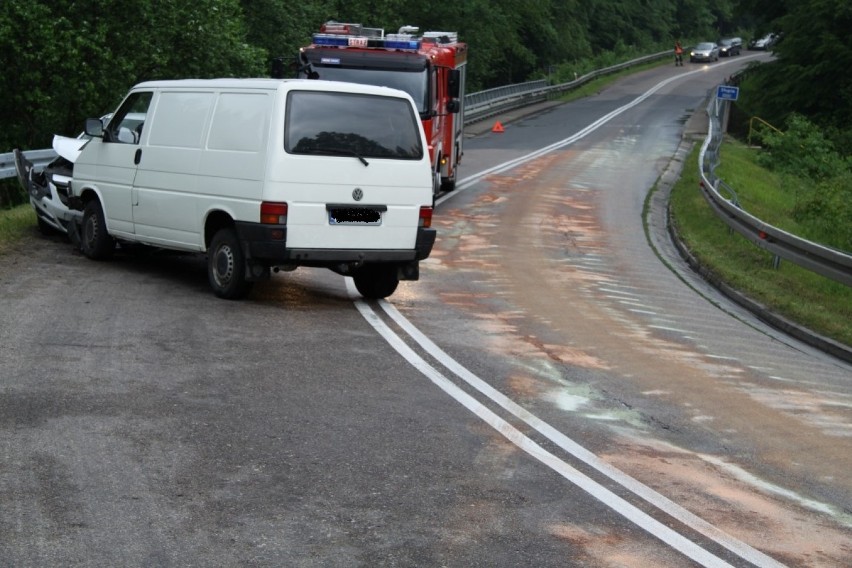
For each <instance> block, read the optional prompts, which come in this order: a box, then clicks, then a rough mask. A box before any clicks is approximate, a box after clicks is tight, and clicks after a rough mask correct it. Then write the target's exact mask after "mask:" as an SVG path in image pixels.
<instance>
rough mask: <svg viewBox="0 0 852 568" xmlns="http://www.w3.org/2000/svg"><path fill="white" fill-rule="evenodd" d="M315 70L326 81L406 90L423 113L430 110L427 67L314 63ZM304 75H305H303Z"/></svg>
mask: <svg viewBox="0 0 852 568" xmlns="http://www.w3.org/2000/svg"><path fill="white" fill-rule="evenodd" d="M312 70H313V71H314V72H316V73H318V74H319V78H320V79H322V80H325V81H347V82H349V83H360V84H362V85H378V86H382V87H390V88H392V89H399V90H400V91H405V92H406V93H408V94H409V95H411V98H412V99H414V104H415V106H416V107H417V110H418V111H419V112H420V113H421V114H425V113H427V112H428V110H429V89H428V86H429V76H428V75H427V74H426V70H425V69H421V70H418V71H401V70H399V69H393V70H389V69H364V68H363V67H359V68H347V67H337V66H326V65H316V64H315V65H313V69H312ZM302 76H303V77H304V75H302Z"/></svg>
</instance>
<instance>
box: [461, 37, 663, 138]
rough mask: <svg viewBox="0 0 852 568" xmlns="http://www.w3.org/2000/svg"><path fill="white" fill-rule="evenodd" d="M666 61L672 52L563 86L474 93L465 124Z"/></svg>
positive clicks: (533, 85)
mask: <svg viewBox="0 0 852 568" xmlns="http://www.w3.org/2000/svg"><path fill="white" fill-rule="evenodd" d="M664 57H672V52H671V50H666V51H661V52H658V53H653V54H651V55H645V56H642V57H639V58H636V59H631V60H630V61H626V62H624V63H619V64H618V65H613V66H611V67H605V68H604V69H598V70H596V71H592V72H591V73H587V74H585V75H583V76H581V77H578V78H576V79H574V80H573V81H569V82H567V83H561V84H559V85H548V84H547V83H548V82H547V80H545V79H541V80H538V81H529V82H527V83H516V84H513V85H504V86H502V87H495V88H493V89H488V90H486V91H480V92H478V93H470V94H469V95H465V98H464V103H465V111H464V112H465V124H469V123H473V122H477V121H479V120H484V119H486V118H488V117H491V116H494V115H496V114H499V113H501V112H506V111H507V110H512V109H515V108H519V107H523V106H528V105H532V104H536V103H539V102H542V101H545V100H547V99H549V98H550V97H553V96H559V95H561V94H562V93H564V92H565V91H570V90H572V89H576V88H578V87H580V86H582V85H584V84H586V83H588V82H589V81H592V80H593V79H597V78H598V77H603V76H604V75H609V74H610V73H616V72H618V71H621V70H622V69H627V68H629V67H633V66H635V65H641V64H643V63H648V62H651V61H656V60H658V59H662V58H664Z"/></svg>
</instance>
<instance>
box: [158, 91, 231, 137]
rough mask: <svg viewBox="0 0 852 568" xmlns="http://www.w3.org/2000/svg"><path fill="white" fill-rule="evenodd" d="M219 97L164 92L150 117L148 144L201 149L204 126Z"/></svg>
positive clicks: (185, 92)
mask: <svg viewBox="0 0 852 568" xmlns="http://www.w3.org/2000/svg"><path fill="white" fill-rule="evenodd" d="M215 100H216V97H215V95H214V94H213V93H203V92H193V91H162V92H161V93H160V97H159V98H158V99H157V112H156V114H155V115H154V116H153V117H151V120H152V123H151V124H150V126H149V128H150V132H149V133H148V144H149V145H150V146H165V147H170V148H196V149H197V148H201V142H202V140H201V138H202V135H203V133H204V123H205V122H207V117H208V116H209V115H210V109H211V108H212V107H213V103H214V101H215Z"/></svg>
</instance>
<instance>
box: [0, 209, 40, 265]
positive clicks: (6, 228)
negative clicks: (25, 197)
mask: <svg viewBox="0 0 852 568" xmlns="http://www.w3.org/2000/svg"><path fill="white" fill-rule="evenodd" d="M35 224H36V216H35V211H33V207H32V205H30V204H29V203H24V204H22V205H18V206H16V207H12V208H11V209H0V254H2V253H5V252H7V251H9V250H11V248H12V247H13V246H14V244H15V243H16V242H18V241H19V240H20V239H22V238H23V237H24V235H25V234H27V232H28V231H29V230H30V229H32V228H33V227H35Z"/></svg>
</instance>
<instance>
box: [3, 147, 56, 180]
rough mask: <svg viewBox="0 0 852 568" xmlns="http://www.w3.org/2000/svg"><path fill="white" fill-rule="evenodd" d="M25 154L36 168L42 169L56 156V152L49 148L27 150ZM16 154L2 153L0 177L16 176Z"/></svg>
mask: <svg viewBox="0 0 852 568" xmlns="http://www.w3.org/2000/svg"><path fill="white" fill-rule="evenodd" d="M23 154H24V156H25V157H26V158H27V159H28V160H29V161H31V162H32V163H33V164H34V166H35V167H36V169H41V168H43V167H44V166H46V165H47V164H49V163H50V161H51V160H53V159H54V158H55V157H56V152H54V151H53V150H52V149H50V148H48V149H46V150H27V151H26V152H23ZM16 175H17V173H16V171H15V154H13V153H12V152H9V153H8V154H0V179H5V178H10V177H15V176H16Z"/></svg>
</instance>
